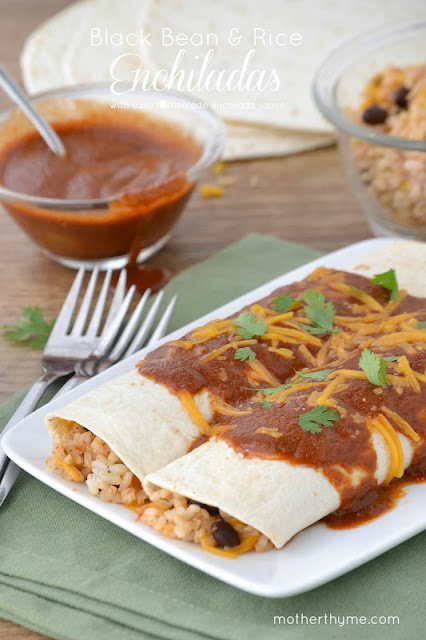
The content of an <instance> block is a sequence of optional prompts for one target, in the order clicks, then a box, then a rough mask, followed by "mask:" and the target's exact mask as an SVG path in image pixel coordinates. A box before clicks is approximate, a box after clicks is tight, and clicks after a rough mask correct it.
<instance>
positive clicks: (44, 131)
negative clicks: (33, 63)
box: [0, 64, 66, 156]
mask: <svg viewBox="0 0 426 640" xmlns="http://www.w3.org/2000/svg"><path fill="white" fill-rule="evenodd" d="M0 87H1V88H2V89H3V90H4V91H5V93H7V95H8V96H9V98H11V99H12V100H13V102H15V104H17V105H18V107H19V108H20V109H21V111H23V112H24V113H25V115H26V116H28V118H29V119H30V120H31V122H32V123H33V125H34V126H35V128H36V129H37V131H38V132H39V134H40V135H41V137H42V138H43V140H44V141H45V143H46V144H47V146H48V147H49V149H50V150H51V151H53V153H56V155H58V156H64V155H65V154H66V149H65V147H64V145H63V144H62V141H61V139H60V138H59V136H58V134H57V133H56V131H54V130H53V129H52V127H51V126H50V124H49V123H48V122H47V120H45V119H44V118H43V116H42V115H41V114H40V113H39V111H37V109H36V108H35V106H34V105H33V104H32V102H30V100H29V98H28V96H27V95H26V94H25V93H24V92H23V90H22V89H21V87H20V86H19V85H17V84H16V82H15V81H14V80H13V78H12V77H11V76H10V75H9V74H8V72H7V71H6V69H5V68H4V67H3V65H2V64H0Z"/></svg>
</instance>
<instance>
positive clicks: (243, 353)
mask: <svg viewBox="0 0 426 640" xmlns="http://www.w3.org/2000/svg"><path fill="white" fill-rule="evenodd" d="M235 360H240V362H245V361H246V360H256V354H255V352H254V351H253V349H250V347H241V348H240V349H237V350H236V351H235Z"/></svg>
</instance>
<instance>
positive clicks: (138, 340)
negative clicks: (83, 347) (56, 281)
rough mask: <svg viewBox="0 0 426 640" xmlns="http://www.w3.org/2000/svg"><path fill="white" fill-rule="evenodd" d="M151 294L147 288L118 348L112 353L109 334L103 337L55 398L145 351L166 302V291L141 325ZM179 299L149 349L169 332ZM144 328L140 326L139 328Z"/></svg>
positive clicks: (164, 317) (163, 318)
mask: <svg viewBox="0 0 426 640" xmlns="http://www.w3.org/2000/svg"><path fill="white" fill-rule="evenodd" d="M150 295H151V289H147V290H146V291H145V292H144V294H143V296H142V298H141V299H140V300H139V303H138V305H137V307H136V308H135V310H134V311H133V313H132V315H131V317H130V319H129V321H128V323H127V325H126V327H125V328H124V330H123V332H122V334H121V336H120V338H119V339H118V340H117V342H116V344H115V345H114V347H113V348H112V349H111V350H110V351H109V352H108V349H106V348H105V344H106V343H110V341H109V336H108V334H107V335H105V336H102V339H101V341H100V342H99V345H98V346H97V347H96V348H95V349H94V351H93V353H92V354H91V356H89V358H86V359H85V360H82V361H81V362H79V363H77V365H76V367H75V375H74V376H73V377H72V378H70V379H69V380H67V382H66V383H65V384H64V385H63V386H62V388H61V389H60V390H59V391H58V393H57V394H56V396H55V397H57V396H59V395H62V394H63V393H66V392H67V391H70V390H71V389H74V388H75V387H76V386H77V385H79V384H80V383H81V382H84V381H85V380H87V379H88V378H91V377H92V376H94V375H96V374H97V373H100V372H101V371H105V370H106V369H108V367H111V366H112V365H113V364H115V363H116V362H118V361H119V360H121V359H124V358H128V357H129V356H131V355H133V354H134V353H135V352H136V351H138V350H139V349H141V348H142V346H143V344H144V342H145V339H146V337H147V335H148V334H149V332H150V330H151V328H152V325H153V324H154V320H155V317H156V315H157V312H158V309H159V307H160V304H161V301H162V299H163V295H164V292H163V291H160V292H159V293H158V294H157V297H156V298H155V300H154V302H153V303H152V306H151V308H150V310H149V311H148V313H147V315H146V317H145V319H144V321H143V322H142V324H141V325H140V320H141V317H142V314H143V311H144V309H145V306H146V303H147V300H148V298H149V296H150ZM176 300H177V296H176V295H175V296H173V298H172V299H171V300H170V302H169V304H168V305H167V307H166V309H165V310H164V312H163V313H162V315H161V318H160V320H159V322H158V324H157V326H156V328H155V330H154V331H153V333H152V335H151V337H150V339H149V341H148V342H147V343H146V345H145V346H147V347H152V346H153V345H154V344H155V343H156V342H158V340H160V338H162V337H163V335H164V334H165V332H166V329H167V325H168V323H169V320H170V316H171V315H172V312H173V309H174V306H175V303H176ZM139 325H140V326H139Z"/></svg>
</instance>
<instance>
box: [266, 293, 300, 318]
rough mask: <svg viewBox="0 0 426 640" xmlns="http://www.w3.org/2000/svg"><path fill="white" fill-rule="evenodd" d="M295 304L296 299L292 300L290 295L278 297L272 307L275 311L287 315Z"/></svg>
mask: <svg viewBox="0 0 426 640" xmlns="http://www.w3.org/2000/svg"><path fill="white" fill-rule="evenodd" d="M293 302H294V298H292V297H291V296H290V295H289V294H288V293H286V294H285V295H284V296H278V297H277V298H274V299H273V300H272V301H271V306H272V308H273V310H274V311H278V312H279V313H287V311H290V307H291V305H292V304H293Z"/></svg>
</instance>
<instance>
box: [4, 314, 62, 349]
mask: <svg viewBox="0 0 426 640" xmlns="http://www.w3.org/2000/svg"><path fill="white" fill-rule="evenodd" d="M55 319H56V318H51V320H49V321H46V320H45V319H44V317H43V312H42V310H41V309H40V307H37V306H35V307H24V308H23V309H22V318H18V319H17V321H16V324H15V325H14V326H11V325H4V326H3V327H2V329H3V331H4V334H5V338H6V339H7V340H10V341H11V342H16V343H29V344H30V346H31V349H34V350H37V349H44V347H45V346H46V342H47V339H48V337H49V335H50V332H51V331H52V329H53V325H54V324H55Z"/></svg>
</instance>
